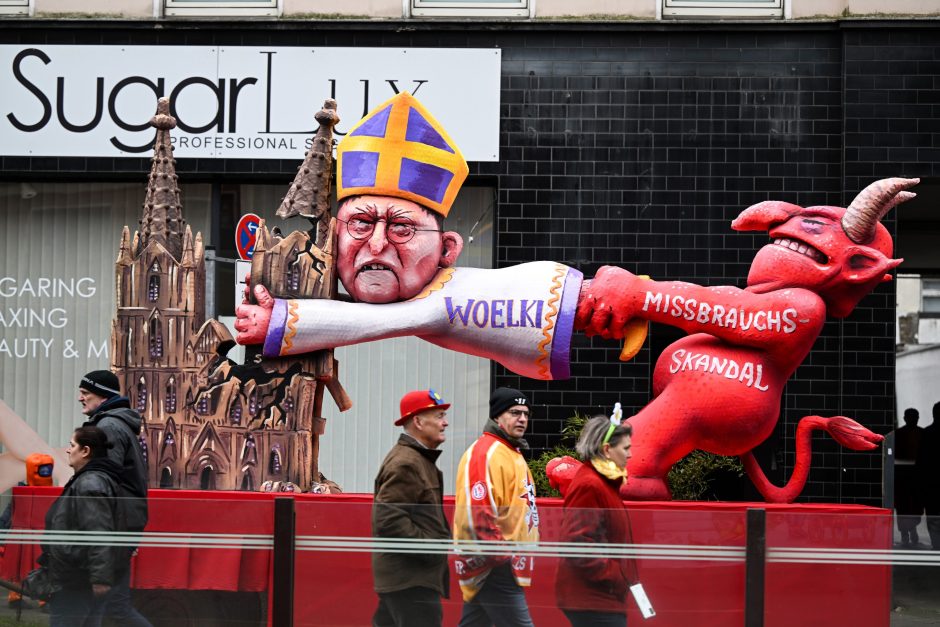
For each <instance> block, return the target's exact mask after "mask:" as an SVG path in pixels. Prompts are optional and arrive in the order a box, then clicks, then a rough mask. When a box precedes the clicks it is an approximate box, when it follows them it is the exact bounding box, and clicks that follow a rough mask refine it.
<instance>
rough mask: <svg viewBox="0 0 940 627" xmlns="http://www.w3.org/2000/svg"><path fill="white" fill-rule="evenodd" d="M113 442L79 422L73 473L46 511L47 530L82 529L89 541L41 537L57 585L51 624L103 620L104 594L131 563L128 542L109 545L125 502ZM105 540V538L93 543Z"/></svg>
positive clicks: (72, 446) (63, 626)
mask: <svg viewBox="0 0 940 627" xmlns="http://www.w3.org/2000/svg"><path fill="white" fill-rule="evenodd" d="M110 446H111V444H110V443H109V442H108V438H107V436H106V435H105V433H104V431H103V430H102V429H99V428H98V427H93V426H85V427H79V428H78V429H76V430H75V432H74V433H73V434H72V439H71V441H70V442H69V447H68V450H67V453H68V460H69V466H71V467H72V469H73V470H74V471H75V474H74V475H73V476H72V478H71V479H70V480H69V482H68V483H66V484H65V487H64V488H63V490H62V494H61V495H60V496H59V498H57V499H56V500H55V502H54V503H53V504H52V506H51V507H50V508H49V511H48V512H47V513H46V531H47V532H66V533H68V534H70V533H74V532H79V533H85V534H88V535H89V536H91V537H90V538H88V539H87V540H86V542H78V543H74V544H72V543H66V542H63V541H55V534H51V539H49V540H46V541H45V542H43V545H42V555H40V557H39V563H40V564H41V565H42V566H43V567H44V568H46V569H47V570H48V571H49V578H50V581H51V583H52V587H53V589H54V590H55V592H54V593H53V595H52V597H51V599H50V602H49V607H50V622H49V624H50V626H51V627H93V626H94V625H98V624H99V623H100V621H101V615H102V612H103V611H104V605H105V599H106V596H107V595H108V593H109V592H110V591H111V589H112V587H113V586H114V584H115V583H116V582H117V581H119V580H120V577H121V571H122V569H126V568H127V563H128V551H129V549H127V548H125V547H116V546H107V545H106V544H104V543H106V542H108V540H109V539H110V538H109V537H108V536H110V535H111V534H113V533H114V532H120V531H124V530H126V522H127V511H126V509H125V508H124V507H123V504H122V503H121V499H120V498H119V496H120V488H119V483H120V481H121V466H120V465H119V464H118V463H117V462H115V461H113V460H112V459H110V458H109V457H108V450H109V448H110ZM91 540H101V541H102V544H92V543H90V542H89V541H91Z"/></svg>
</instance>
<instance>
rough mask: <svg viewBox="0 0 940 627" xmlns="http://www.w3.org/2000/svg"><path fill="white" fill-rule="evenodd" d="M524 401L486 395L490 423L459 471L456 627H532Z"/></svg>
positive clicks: (534, 534)
mask: <svg viewBox="0 0 940 627" xmlns="http://www.w3.org/2000/svg"><path fill="white" fill-rule="evenodd" d="M528 423H529V401H528V399H527V398H526V396H525V394H523V393H522V392H520V391H519V390H514V389H512V388H497V389H496V390H494V391H493V394H492V395H491V396H490V419H489V420H487V422H486V426H485V427H484V429H483V435H482V436H481V437H480V438H479V439H477V440H476V441H475V442H474V443H473V444H472V445H470V448H468V449H467V451H466V452H465V453H464V454H463V457H462V458H461V459H460V465H459V466H458V468H457V489H456V492H457V494H456V507H455V510H454V539H455V540H457V541H458V548H457V558H456V560H455V568H456V570H457V576H458V578H459V580H460V588H461V591H462V592H463V600H464V606H463V614H462V615H461V617H460V627H478V626H479V627H484V626H489V625H493V624H495V625H498V626H500V627H502V626H504V625H505V626H512V627H516V626H521V627H529V626H531V625H532V618H531V617H530V616H529V607H528V605H527V604H526V599H525V593H524V592H523V590H522V588H523V587H527V586H529V585H530V583H531V578H532V557H531V556H528V555H525V548H526V547H527V546H529V547H531V546H533V545H534V544H535V543H537V542H538V539H539V528H538V527H539V515H538V510H537V508H536V505H535V484H534V483H533V482H532V474H531V473H530V472H529V467H528V465H527V464H526V461H525V458H524V457H523V456H522V450H524V449H527V448H528V445H527V444H526V442H525V440H524V439H522V436H523V435H524V434H525V430H526V426H527V425H528ZM481 541H482V542H487V541H490V542H493V541H495V542H510V543H518V545H519V546H518V547H514V548H513V549H508V550H506V552H505V553H504V554H498V555H489V554H488V555H480V554H475V551H474V549H473V548H472V547H464V548H461V547H460V544H472V543H476V542H481Z"/></svg>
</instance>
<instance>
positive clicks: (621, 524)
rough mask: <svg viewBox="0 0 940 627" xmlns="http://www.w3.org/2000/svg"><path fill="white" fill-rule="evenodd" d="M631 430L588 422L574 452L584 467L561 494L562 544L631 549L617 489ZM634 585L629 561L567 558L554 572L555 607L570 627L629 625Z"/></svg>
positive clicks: (601, 421) (596, 420) (600, 420)
mask: <svg viewBox="0 0 940 627" xmlns="http://www.w3.org/2000/svg"><path fill="white" fill-rule="evenodd" d="M630 435H631V428H630V425H629V424H628V423H624V424H616V423H614V422H612V421H611V420H610V419H608V418H607V417H606V416H596V417H594V418H592V419H590V420H589V421H588V422H587V424H586V425H584V429H583V430H582V431H581V437H580V438H579V439H578V443H577V445H576V446H575V450H577V452H578V455H579V456H580V457H581V460H582V462H583V463H582V464H581V467H580V468H579V469H578V471H577V472H576V473H575V475H574V478H573V479H572V480H571V484H570V485H569V486H568V490H567V492H566V493H565V513H564V524H563V527H562V534H563V535H562V540H563V541H565V542H578V543H585V544H596V543H612V544H630V543H632V537H631V533H630V520H629V519H628V517H627V510H626V508H625V507H624V504H623V500H621V498H620V484H622V483H623V481H624V479H626V466H627V460H628V459H630ZM636 580H637V576H636V566H635V564H634V563H633V561H632V560H629V559H624V558H617V557H603V556H589V557H566V558H564V559H562V560H561V563H560V564H559V567H558V576H557V579H556V580H555V594H556V595H557V598H558V607H559V608H561V610H562V612H564V613H565V616H566V617H567V618H568V620H569V621H570V622H571V625H572V627H582V626H588V625H590V626H592V627H599V626H608V625H610V626H618V627H623V626H625V625H626V624H627V604H626V599H627V591H628V589H629V588H630V585H631V584H633V583H635V582H636Z"/></svg>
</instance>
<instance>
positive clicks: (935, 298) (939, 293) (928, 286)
mask: <svg viewBox="0 0 940 627" xmlns="http://www.w3.org/2000/svg"><path fill="white" fill-rule="evenodd" d="M920 296H921V299H922V304H921V308H920V310H921V312H922V313H923V314H926V316H925V317H929V318H940V279H926V278H925V279H923V283H921V292H920Z"/></svg>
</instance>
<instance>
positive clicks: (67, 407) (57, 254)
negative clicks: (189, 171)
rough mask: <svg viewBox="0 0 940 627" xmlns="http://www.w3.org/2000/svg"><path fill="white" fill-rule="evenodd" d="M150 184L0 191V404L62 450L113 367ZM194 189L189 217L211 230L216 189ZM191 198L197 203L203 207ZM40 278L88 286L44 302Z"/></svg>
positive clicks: (2, 187) (0, 187)
mask: <svg viewBox="0 0 940 627" xmlns="http://www.w3.org/2000/svg"><path fill="white" fill-rule="evenodd" d="M145 180H146V179H145V176H144V175H142V176H141V181H140V183H127V184H110V183H109V184H96V183H28V184H20V183H3V184H0V318H2V322H0V399H3V400H4V401H5V402H6V403H7V404H8V405H10V407H11V408H12V409H13V411H15V412H16V413H17V414H18V415H20V416H21V417H22V418H23V419H24V420H25V421H26V422H27V424H29V425H30V426H32V427H33V428H34V429H35V430H36V431H37V433H39V435H40V436H41V437H42V438H43V439H45V440H46V441H47V442H49V443H50V444H52V445H53V446H63V445H65V444H66V443H67V442H68V438H69V435H70V434H71V432H72V429H73V428H74V427H75V426H77V425H78V424H79V423H80V422H81V419H82V416H81V414H80V412H79V406H78V402H77V400H76V398H77V389H78V381H79V378H80V377H81V375H82V374H84V373H85V372H87V371H89V370H93V369H99V368H107V367H108V365H109V361H108V353H107V349H108V343H109V338H110V332H111V320H112V318H113V317H114V313H115V309H114V260H115V258H116V257H117V251H118V245H119V243H120V237H121V229H122V227H123V226H124V225H125V224H126V225H128V226H130V228H131V230H132V232H133V230H134V229H135V228H137V225H138V220H139V219H140V214H141V204H142V202H143V198H144V193H145ZM190 191H191V192H192V193H191V194H190V195H189V196H188V197H187V196H186V194H185V192H186V190H184V198H183V202H184V215H185V216H186V218H187V220H195V224H193V228H194V230H196V229H197V228H198V229H201V230H203V231H204V232H205V231H206V230H207V229H206V226H205V225H206V220H207V217H208V212H207V211H206V209H205V208H206V207H207V206H208V202H207V200H206V199H207V194H208V186H193V188H191V189H190ZM187 198H189V199H192V198H198V199H199V202H196V203H195V204H196V205H197V207H192V208H190V207H188V206H187V204H186V203H187ZM199 206H201V207H202V209H199V208H198V207H199ZM40 280H52V281H54V282H56V283H57V284H58V282H59V281H62V282H63V283H64V284H65V285H66V286H72V285H73V283H74V284H79V282H80V285H81V290H80V292H78V291H76V292H73V295H72V296H69V295H68V294H67V293H62V292H61V291H58V290H57V291H53V290H52V289H51V288H49V289H47V290H46V292H45V294H43V293H41V287H40V285H41V284H40ZM27 281H28V284H27ZM43 310H45V316H43ZM50 312H52V314H51V319H50ZM24 316H26V318H25V320H24ZM43 322H45V324H42V323H43ZM50 322H51V324H50ZM63 322H64V324H63ZM69 342H71V343H72V344H71V348H72V350H74V351H75V354H74V356H71V355H72V352H71V351H70V350H69V346H70V345H69V344H68V343H69ZM90 345H93V346H94V347H96V348H98V349H100V347H102V346H103V347H104V348H105V350H104V352H102V353H100V354H97V353H96V352H95V350H93V349H90V348H89V346H90ZM44 346H48V347H49V349H48V351H49V352H48V356H47V355H46V350H45V348H44ZM24 348H25V350H26V351H27V354H25V355H24ZM17 349H19V355H20V356H17Z"/></svg>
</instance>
